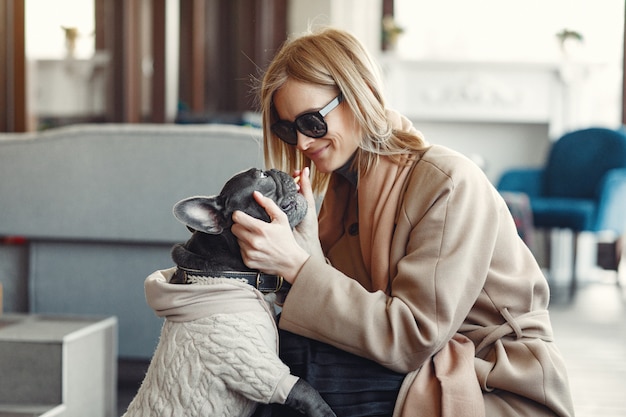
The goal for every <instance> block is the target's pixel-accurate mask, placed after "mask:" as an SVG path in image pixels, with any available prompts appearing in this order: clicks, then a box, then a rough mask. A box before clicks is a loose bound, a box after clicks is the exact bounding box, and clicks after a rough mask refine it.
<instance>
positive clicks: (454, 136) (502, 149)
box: [379, 53, 599, 182]
mask: <svg viewBox="0 0 626 417" xmlns="http://www.w3.org/2000/svg"><path fill="white" fill-rule="evenodd" d="M379 62H380V65H381V69H382V71H383V78H384V81H385V87H386V95H387V99H388V103H389V105H390V107H393V108H395V109H396V110H398V111H400V112H401V113H403V114H404V115H406V116H407V117H408V118H409V119H411V120H412V121H413V122H414V123H415V124H416V126H417V127H418V129H421V130H422V131H423V132H424V133H425V134H426V136H427V138H428V139H429V140H430V141H431V142H433V143H440V144H444V145H448V146H450V147H452V148H454V149H457V150H459V151H461V152H463V153H465V154H466V155H468V156H470V157H471V158H473V159H475V160H476V161H477V162H478V163H479V164H484V168H485V171H486V173H487V175H488V176H489V178H490V179H491V180H492V181H493V182H496V181H497V180H498V178H499V177H500V175H501V173H502V171H503V170H505V169H507V168H510V167H513V166H538V165H541V164H542V163H543V161H544V160H545V156H546V153H547V150H548V148H549V145H550V142H551V140H555V139H557V138H558V137H560V136H561V135H562V134H563V133H565V132H567V131H570V130H573V129H576V128H580V127H585V126H588V125H590V124H593V121H592V120H591V118H590V116H589V114H590V113H589V112H586V111H585V109H584V105H583V104H585V103H586V102H587V101H586V97H587V96H588V93H589V91H588V90H589V87H588V82H587V81H588V80H589V79H590V75H591V74H592V73H593V71H594V70H596V69H597V68H599V66H598V65H594V64H586V63H573V62H568V61H562V62H552V63H532V62H519V63H516V62H477V61H445V60H419V61H418V60H406V59H401V58H398V57H397V56H395V55H394V54H393V53H391V54H382V55H381V56H380V59H379Z"/></svg>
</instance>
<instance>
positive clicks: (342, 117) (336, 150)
mask: <svg viewBox="0 0 626 417" xmlns="http://www.w3.org/2000/svg"><path fill="white" fill-rule="evenodd" d="M337 94H338V92H337V90H335V89H333V88H328V87H322V86H319V85H314V84H306V83H302V82H299V81H294V80H288V81H287V82H286V83H285V84H284V85H283V86H282V87H281V88H280V89H279V90H278V91H276V93H274V107H275V109H276V112H277V113H278V117H279V118H280V119H282V120H287V121H290V122H293V121H294V120H295V119H296V117H298V116H299V115H301V114H303V113H307V112H312V111H313V112H314V111H318V110H320V109H321V108H322V107H324V106H325V105H327V104H328V103H329V102H330V101H331V100H332V99H334V98H335V97H336V96H337ZM324 119H325V120H326V124H327V125H328V132H327V133H326V135H325V136H323V137H321V138H318V139H313V138H310V137H308V136H305V135H304V134H302V133H301V132H300V131H298V144H297V145H296V147H297V148H298V150H299V151H300V152H302V153H303V154H304V155H306V156H307V157H308V158H310V159H311V160H312V161H313V163H315V167H316V168H317V169H318V170H319V171H320V172H324V173H329V172H332V171H334V170H336V169H338V168H341V167H342V166H343V165H344V164H345V163H346V162H347V161H348V159H350V157H351V156H352V155H353V154H354V152H355V151H356V150H357V148H358V146H359V142H360V140H361V133H360V129H359V127H358V125H357V123H356V120H355V118H354V115H353V114H352V112H351V111H350V109H349V108H348V106H347V105H346V104H345V102H342V103H340V104H339V106H337V107H336V108H335V109H333V110H331V111H330V112H329V113H328V114H327V115H326V116H325V117H324Z"/></svg>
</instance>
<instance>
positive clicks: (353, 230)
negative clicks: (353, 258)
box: [348, 223, 359, 236]
mask: <svg viewBox="0 0 626 417" xmlns="http://www.w3.org/2000/svg"><path fill="white" fill-rule="evenodd" d="M348 233H349V234H350V236H356V235H358V234H359V224H358V223H352V224H351V225H350V227H348Z"/></svg>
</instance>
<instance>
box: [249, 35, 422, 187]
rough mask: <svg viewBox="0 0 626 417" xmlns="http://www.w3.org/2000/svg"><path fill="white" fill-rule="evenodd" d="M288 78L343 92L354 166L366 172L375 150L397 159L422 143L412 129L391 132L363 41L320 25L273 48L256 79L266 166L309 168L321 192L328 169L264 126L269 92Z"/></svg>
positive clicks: (270, 113) (268, 121)
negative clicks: (354, 131) (357, 135)
mask: <svg viewBox="0 0 626 417" xmlns="http://www.w3.org/2000/svg"><path fill="white" fill-rule="evenodd" d="M288 79H292V80H296V81H300V82H304V83H310V84H315V85H320V86H325V87H335V88H336V89H337V90H338V91H341V92H342V93H343V97H344V102H345V103H346V104H347V106H348V107H349V109H350V111H351V112H352V113H353V114H354V117H355V120H356V123H357V124H358V125H359V127H360V129H361V131H362V132H363V138H362V140H361V143H360V145H359V150H358V151H357V158H356V160H355V165H356V168H357V169H359V171H360V172H366V171H367V170H369V169H370V168H372V167H373V166H375V165H376V163H377V162H378V158H379V157H380V156H381V155H388V156H391V157H393V158H395V159H396V160H397V161H400V160H403V159H406V158H403V156H405V155H407V154H410V153H414V152H415V151H420V150H422V149H423V148H424V146H425V143H424V141H423V139H422V138H421V137H420V136H419V135H417V134H415V133H414V132H408V131H396V130H393V129H392V126H391V122H390V121H389V120H388V119H387V115H386V109H385V102H384V98H383V94H382V83H381V80H380V76H379V71H378V67H377V66H376V65H375V63H374V61H373V60H372V58H371V57H370V55H369V53H368V52H367V50H366V49H365V48H364V46H363V45H362V44H361V43H360V42H359V41H358V40H357V39H356V38H355V37H354V36H353V35H351V34H349V33H348V32H345V31H342V30H338V29H332V28H325V29H322V30H320V31H318V32H309V33H307V34H305V35H303V36H300V37H297V38H294V39H291V40H288V41H287V42H286V43H285V44H284V45H283V46H282V48H281V49H280V50H279V51H278V53H277V54H276V56H275V57H274V59H273V60H272V62H271V63H270V65H269V67H268V68H267V70H266V72H265V75H264V76H263V79H262V81H261V88H260V97H259V99H260V107H261V114H262V122H263V151H264V156H265V163H266V165H267V167H268V168H270V167H271V168H277V169H280V170H282V171H285V172H293V171H294V170H295V169H302V168H303V167H305V166H310V167H311V173H312V183H313V187H314V191H315V192H316V193H318V194H320V193H323V192H324V191H325V189H326V186H327V184H328V180H329V178H330V174H328V173H321V172H319V171H316V170H315V167H314V166H311V165H312V164H311V160H309V159H308V158H307V157H306V156H304V155H303V154H301V153H300V152H299V151H298V150H297V149H296V147H295V146H292V145H288V144H286V143H284V142H283V141H281V140H280V139H279V138H278V137H276V136H275V135H274V134H273V133H272V131H271V129H270V126H271V125H272V123H273V122H275V121H276V120H274V118H275V111H274V110H273V97H274V93H275V92H276V91H277V90H278V89H280V88H281V87H282V86H283V85H284V84H285V82H286V81H287V80H288Z"/></svg>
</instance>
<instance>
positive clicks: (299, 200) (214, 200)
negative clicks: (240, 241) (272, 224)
mask: <svg viewBox="0 0 626 417" xmlns="http://www.w3.org/2000/svg"><path fill="white" fill-rule="evenodd" d="M254 191H259V192H260V193H261V194H263V195H264V196H266V197H269V198H271V199H272V200H274V202H275V203H276V204H277V205H278V207H280V209H281V210H282V211H283V212H285V214H287V218H288V219H289V224H290V225H291V227H292V228H293V227H295V226H296V225H297V224H298V223H300V221H302V219H303V218H304V216H305V215H306V211H307V203H306V200H305V199H304V197H303V196H302V194H300V193H299V192H298V189H297V186H296V183H295V182H294V180H293V178H292V177H291V176H289V175H288V174H286V173H284V172H282V171H278V170H275V169H272V170H268V171H263V170H260V169H257V168H251V169H249V170H247V171H244V172H241V173H239V174H237V175H235V176H234V177H232V178H231V179H230V180H228V182H227V183H226V184H225V185H224V188H222V191H221V192H220V194H219V195H216V196H210V197H190V198H187V199H184V200H182V201H179V202H178V203H176V205H175V206H174V216H175V217H176V218H177V219H178V220H180V221H181V222H183V223H184V224H185V225H187V227H189V228H190V229H193V230H198V231H201V232H204V233H209V234H220V233H222V232H223V231H224V230H226V229H229V228H230V227H231V226H232V224H233V221H232V219H231V217H232V214H233V212H235V211H236V210H241V211H243V212H245V213H247V214H249V215H250V216H253V217H256V218H258V219H261V220H265V221H267V222H269V221H270V219H269V216H268V215H267V213H266V212H265V210H264V209H263V208H262V207H261V206H260V205H259V204H258V203H257V202H256V201H255V200H254V197H253V196H252V193H253V192H254Z"/></svg>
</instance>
